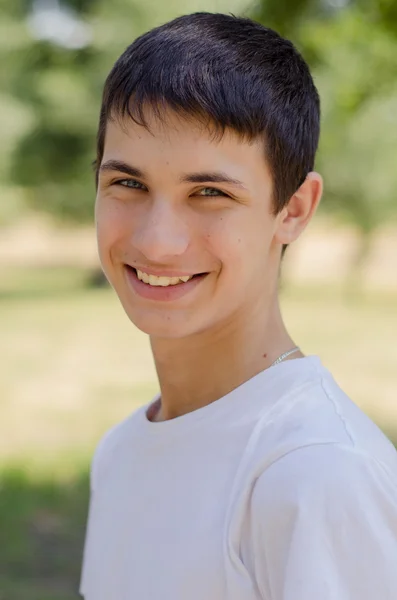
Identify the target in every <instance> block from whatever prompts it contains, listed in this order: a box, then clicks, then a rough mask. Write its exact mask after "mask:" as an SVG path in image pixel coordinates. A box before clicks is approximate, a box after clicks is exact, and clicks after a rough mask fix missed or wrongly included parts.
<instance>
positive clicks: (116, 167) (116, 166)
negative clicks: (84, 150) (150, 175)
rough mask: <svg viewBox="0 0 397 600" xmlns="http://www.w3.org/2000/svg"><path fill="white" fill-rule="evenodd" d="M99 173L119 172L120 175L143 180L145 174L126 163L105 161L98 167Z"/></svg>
mask: <svg viewBox="0 0 397 600" xmlns="http://www.w3.org/2000/svg"><path fill="white" fill-rule="evenodd" d="M99 171H100V172H101V173H103V172H105V171H119V172H120V173H125V174H126V175H131V177H139V178H140V179H145V173H144V172H143V171H141V169H138V168H137V167H133V166H132V165H129V164H128V163H125V162H123V161H122V160H107V161H106V162H105V163H103V164H102V165H101V166H100V167H99Z"/></svg>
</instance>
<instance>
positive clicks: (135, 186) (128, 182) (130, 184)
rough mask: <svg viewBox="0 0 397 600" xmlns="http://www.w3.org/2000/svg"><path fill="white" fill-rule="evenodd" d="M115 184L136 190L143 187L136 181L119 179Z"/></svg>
mask: <svg viewBox="0 0 397 600" xmlns="http://www.w3.org/2000/svg"><path fill="white" fill-rule="evenodd" d="M115 183H116V184H118V185H122V186H123V187H129V188H133V189H136V190H140V189H142V188H144V187H145V186H144V185H143V184H142V183H140V182H139V181H137V180H136V179H119V180H118V181H115Z"/></svg>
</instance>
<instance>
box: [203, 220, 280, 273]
mask: <svg viewBox="0 0 397 600" xmlns="http://www.w3.org/2000/svg"><path fill="white" fill-rule="evenodd" d="M248 210H249V209H247V212H244V211H245V209H244V210H243V211H238V213H237V212H236V214H233V215H229V216H225V217H220V218H219V220H218V222H217V223H214V224H213V226H212V227H211V228H210V229H209V231H208V234H207V240H208V244H209V248H210V251H211V253H213V254H214V255H215V256H217V257H218V258H219V259H220V261H221V263H222V270H223V271H224V274H225V275H227V276H228V277H230V276H231V275H233V276H234V277H235V276H236V275H238V277H239V279H240V281H247V280H248V279H249V278H250V273H251V272H252V271H255V268H256V266H257V265H259V264H262V263H263V262H264V260H265V259H266V247H267V237H268V232H267V231H266V225H265V224H264V223H263V222H262V219H258V218H255V215H253V214H252V212H251V211H250V212H249V213H248Z"/></svg>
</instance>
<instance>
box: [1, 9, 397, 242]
mask: <svg viewBox="0 0 397 600" xmlns="http://www.w3.org/2000/svg"><path fill="white" fill-rule="evenodd" d="M207 4H208V6H207ZM195 10H218V11H223V12H234V13H236V14H239V13H240V14H241V13H243V14H246V15H248V16H252V17H253V18H255V19H257V20H259V21H261V22H262V23H263V24H264V25H266V26H269V27H273V28H275V29H276V30H277V31H279V32H280V33H281V34H282V35H285V36H286V37H289V38H290V39H291V40H292V41H293V42H294V43H295V44H296V45H297V47H298V48H299V49H300V50H301V51H302V53H303V55H304V57H305V58H306V59H307V60H308V62H309V64H310V65H311V68H312V72H313V75H314V77H315V81H316V84H317V86H318V88H319V91H320V95H321V99H322V133H321V142H320V150H319V155H318V161H317V170H319V171H320V172H321V173H322V174H323V175H324V178H325V194H324V199H323V202H322V205H321V209H320V210H323V211H328V212H331V213H333V214H334V215H335V216H337V217H338V218H340V219H342V220H343V221H348V222H350V223H352V224H354V225H355V226H356V227H357V228H358V230H359V231H360V232H361V233H362V234H363V240H364V243H363V248H362V251H363V250H364V249H365V247H367V246H368V240H370V237H371V233H372V232H373V231H375V229H376V228H377V227H378V226H379V225H381V224H383V223H385V222H388V221H390V220H391V219H395V218H396V215H397V208H396V202H395V200H394V194H395V190H397V169H396V167H395V165H396V164H397V160H396V159H397V0H350V1H349V0H262V1H260V2H256V3H255V4H250V5H249V6H248V8H247V6H245V5H244V2H243V1H242V0H235V1H234V2H232V1H231V0H228V1H227V0H224V1H222V0H219V1H218V3H217V4H216V2H215V4H214V1H213V2H209V1H208V2H207V3H206V2H205V0H201V1H199V0H198V1H197V2H192V3H189V11H191V12H193V11H195ZM184 12H186V3H185V2H184V1H183V0H174V1H171V2H167V3H163V2H160V1H156V0H146V1H143V0H112V2H111V3H110V2H107V1H106V0H67V1H66V0H63V1H62V2H61V1H60V0H13V2H9V0H0V15H1V22H0V32H1V35H0V40H1V41H0V44H1V52H2V56H3V60H2V65H3V66H2V70H1V72H0V107H1V111H0V126H1V129H2V132H4V134H3V135H2V137H3V144H2V148H1V149H0V179H1V180H2V182H3V185H8V186H19V187H20V188H22V189H23V190H24V195H25V197H26V199H27V201H28V203H29V204H30V205H31V206H32V207H34V208H36V209H38V210H44V211H47V212H49V213H51V214H53V215H54V216H56V217H57V218H58V219H60V220H61V221H62V222H66V221H69V220H73V221H75V222H87V220H88V221H91V220H92V219H93V202H94V183H93V175H92V173H91V166H90V165H91V163H92V160H93V158H94V152H95V134H96V127H97V119H98V113H99V105H100V99H101V91H102V86H103V82H104V79H105V77H106V74H107V73H108V71H109V69H110V68H111V66H112V64H113V62H114V61H115V59H116V58H117V57H118V56H119V54H120V53H121V52H122V51H123V49H124V48H125V47H126V46H127V45H128V44H129V43H130V42H131V41H132V40H133V39H134V38H135V37H136V36H137V35H139V34H140V33H141V32H142V31H144V30H146V29H148V28H150V27H153V26H155V25H157V24H159V23H161V22H164V21H166V20H168V19H169V18H171V17H173V16H176V15H177V14H182V13H184Z"/></svg>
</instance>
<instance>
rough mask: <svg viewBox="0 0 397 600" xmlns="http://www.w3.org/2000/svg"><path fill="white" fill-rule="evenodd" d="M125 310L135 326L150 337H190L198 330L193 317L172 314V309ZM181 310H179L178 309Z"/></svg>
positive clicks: (127, 308) (125, 308) (129, 308)
mask: <svg viewBox="0 0 397 600" xmlns="http://www.w3.org/2000/svg"><path fill="white" fill-rule="evenodd" d="M124 310H125V312H126V314H127V316H128V318H129V320H130V321H131V323H133V325H135V327H137V328H138V329H139V330H140V331H142V332H143V333H146V334H147V335H149V336H150V337H158V338H169V339H178V338H184V337H188V336H190V335H192V334H194V333H195V332H196V329H197V328H195V327H194V322H193V319H191V318H190V319H188V318H187V317H186V316H184V315H183V314H181V313H179V314H175V313H174V314H172V313H171V311H165V310H164V311H148V310H136V309H135V308H134V309H133V310H131V307H126V306H124ZM178 312H179V311H178Z"/></svg>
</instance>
